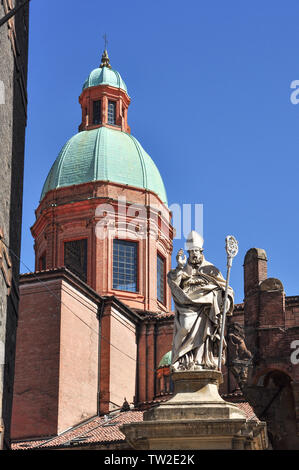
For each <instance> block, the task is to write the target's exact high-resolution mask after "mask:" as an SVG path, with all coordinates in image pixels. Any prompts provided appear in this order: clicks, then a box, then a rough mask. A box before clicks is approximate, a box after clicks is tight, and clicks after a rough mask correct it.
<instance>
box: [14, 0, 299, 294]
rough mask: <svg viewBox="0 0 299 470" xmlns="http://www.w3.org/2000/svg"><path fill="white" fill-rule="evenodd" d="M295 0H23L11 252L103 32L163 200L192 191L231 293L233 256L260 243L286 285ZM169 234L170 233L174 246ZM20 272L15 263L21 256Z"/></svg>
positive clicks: (293, 237) (293, 218)
mask: <svg viewBox="0 0 299 470" xmlns="http://www.w3.org/2000/svg"><path fill="white" fill-rule="evenodd" d="M298 17H299V4H298V2H296V1H292V0H290V1H288V2H281V1H277V0H276V1H275V0H271V1H269V0H264V1H263V2H261V1H256V0H252V1H251V2H240V1H237V0H227V1H226V2H223V0H217V1H211V2H206V1H201V0H200V1H199V0H192V1H190V0H187V1H185V2H182V1H180V2H179V1H177V0H172V1H168V0H164V1H163V2H161V1H159V2H158V1H156V0H152V1H151V2H140V1H131V0H128V1H127V2H123V1H119V0H114V1H113V2H100V1H96V0H84V2H83V1H82V0H60V1H58V0H52V1H51V2H50V1H46V0H32V1H31V11H30V44H29V76H28V79H29V82H28V96H29V105H28V126H27V141H26V156H25V180H24V206H23V234H22V237H23V238H22V255H21V257H22V260H23V261H24V263H25V264H26V265H27V266H28V267H29V268H30V269H31V270H32V269H33V268H34V252H33V239H32V237H31V234H30V230H29V227H30V226H31V225H32V224H33V223H34V220H35V215H34V210H35V208H36V207H37V205H38V201H39V197H40V192H41V189H42V186H43V183H44V180H45V178H46V176H47V173H48V171H49V169H50V167H51V165H52V163H53V161H54V160H55V158H56V157H57V155H58V153H59V151H60V149H61V147H62V146H63V145H64V143H65V142H66V141H67V140H68V139H69V138H70V137H71V136H72V135H74V134H75V133H76V132H77V130H78V125H79V124H80V117H81V115H80V105H79V103H78V96H79V95H80V92H81V88H82V84H83V82H84V80H85V79H86V77H87V75H88V74H89V72H90V71H91V70H92V69H94V68H96V67H98V66H99V64H100V58H101V54H102V50H103V39H102V36H103V34H104V33H105V32H106V33H107V35H108V41H109V43H108V52H109V56H110V60H111V64H112V67H113V68H114V69H116V70H118V71H119V72H120V73H121V75H122V77H123V79H124V80H125V82H126V84H127V87H128V92H129V94H130V97H131V100H132V101H131V105H130V108H129V113H128V120H129V124H130V126H131V131H132V134H133V135H134V136H135V137H136V138H137V139H138V140H139V141H140V142H141V144H142V145H143V147H144V148H145V150H146V151H147V152H148V153H149V154H150V155H151V157H152V158H153V160H154V161H155V163H156V164H157V166H158V168H159V170H160V172H161V175H162V177H163V179H164V183H165V186H166V190H167V194H168V200H169V203H170V204H172V203H180V204H183V203H185V204H187V203H191V204H195V203H197V204H203V205H204V238H205V245H204V248H205V255H206V258H207V259H208V260H209V261H211V262H213V263H214V264H215V265H216V266H218V267H219V268H220V269H221V270H222V272H223V274H225V272H226V267H225V266H226V262H225V250H224V240H225V237H226V235H228V234H233V235H235V237H236V238H237V239H238V241H239V246H240V250H239V254H238V256H237V258H235V261H234V264H233V269H232V273H231V285H232V287H233V288H234V290H235V293H236V301H237V302H242V300H243V267H242V265H243V260H244V256H245V254H246V252H247V250H248V249H249V248H251V247H258V248H264V249H265V250H266V252H267V255H268V259H269V263H268V275H269V277H278V278H279V279H281V281H282V283H283V284H284V287H285V290H286V294H287V295H296V294H299V285H298V275H297V270H298V268H297V266H298V263H299V242H298V230H299V218H298V200H299V195H298V183H297V182H298V174H299V171H298V170H299V164H298V161H299V159H298V154H299V105H297V106H296V105H293V104H292V103H291V101H290V95H291V92H292V90H291V89H290V84H291V82H292V81H293V80H297V79H298V80H299V48H298V45H299V28H298ZM181 246H183V242H182V241H179V240H178V241H175V244H174V251H175V252H176V251H177V250H178V249H179V248H180V247H181ZM21 270H22V272H25V271H27V268H25V266H24V265H23V266H21Z"/></svg>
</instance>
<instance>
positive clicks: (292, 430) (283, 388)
mask: <svg viewBox="0 0 299 470" xmlns="http://www.w3.org/2000/svg"><path fill="white" fill-rule="evenodd" d="M257 388H263V391H262V393H261V395H260V397H261V398H262V400H261V401H260V404H259V406H258V408H259V410H258V412H257V414H258V417H259V419H260V420H261V421H266V422H267V430H268V437H269V441H270V443H271V446H272V448H273V449H275V450H283V449H284V450H286V449H289V450H290V449H299V436H298V435H297V432H296V415H295V405H294V395H293V390H292V387H291V378H290V377H289V375H288V374H286V373H285V372H283V371H280V370H271V371H269V372H267V373H265V374H263V375H262V376H260V377H259V380H258V382H257Z"/></svg>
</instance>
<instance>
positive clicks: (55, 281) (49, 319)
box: [12, 270, 100, 439]
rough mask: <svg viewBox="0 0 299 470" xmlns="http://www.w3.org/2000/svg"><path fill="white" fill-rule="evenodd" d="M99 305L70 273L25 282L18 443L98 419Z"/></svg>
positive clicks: (16, 422)
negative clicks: (89, 418)
mask: <svg viewBox="0 0 299 470" xmlns="http://www.w3.org/2000/svg"><path fill="white" fill-rule="evenodd" d="M99 302H100V299H99V298H98V296H97V294H96V293H93V292H92V291H89V290H88V289H87V286H86V287H85V285H84V284H83V283H81V281H80V280H79V279H77V278H75V276H73V275H72V274H71V273H68V272H67V271H66V270H57V271H52V272H44V273H42V274H39V275H38V276H34V275H24V276H22V278H21V301H20V311H19V328H18V335H17V350H16V373H15V386H14V401H13V420H12V437H13V438H14V439H17V438H26V437H34V436H51V435H55V434H57V433H58V432H61V431H63V430H65V429H66V428H69V427H71V426H73V425H75V424H77V423H79V422H80V421H83V420H84V419H86V418H88V417H91V416H94V415H96V414H97V405H98V318H97V312H98V304H99Z"/></svg>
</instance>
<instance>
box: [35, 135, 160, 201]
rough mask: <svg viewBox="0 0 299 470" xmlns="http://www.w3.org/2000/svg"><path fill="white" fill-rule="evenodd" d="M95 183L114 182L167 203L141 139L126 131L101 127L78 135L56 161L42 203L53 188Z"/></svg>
mask: <svg viewBox="0 0 299 470" xmlns="http://www.w3.org/2000/svg"><path fill="white" fill-rule="evenodd" d="M91 181H111V182H114V183H121V184H125V185H126V184H127V185H130V186H135V187H137V188H145V189H148V190H150V191H153V192H154V193H155V194H157V195H158V196H159V198H160V199H161V201H162V202H163V203H164V204H167V196H166V191H165V187H164V184H163V180H162V178H161V175H160V173H159V170H158V168H157V167H156V165H155V163H154V162H153V160H152V159H151V157H150V156H149V155H148V154H147V153H146V152H145V150H144V149H143V148H142V146H141V145H140V143H139V142H138V140H137V139H135V137H133V136H132V135H130V134H127V133H125V132H121V131H118V130H114V129H110V128H107V127H99V128H97V129H92V130H89V131H82V132H79V133H78V134H76V135H74V136H73V137H72V138H71V139H70V140H69V141H68V142H67V143H66V144H65V146H64V147H63V148H62V150H61V152H60V153H59V155H58V157H57V159H56V160H55V162H54V164H53V166H52V168H51V170H50V173H49V174H48V177H47V179H46V182H45V184H44V187H43V190H42V194H41V200H42V199H43V197H44V196H45V194H46V193H47V192H48V191H50V190H51V189H56V188H61V187H65V186H72V185H74V184H81V183H87V182H91Z"/></svg>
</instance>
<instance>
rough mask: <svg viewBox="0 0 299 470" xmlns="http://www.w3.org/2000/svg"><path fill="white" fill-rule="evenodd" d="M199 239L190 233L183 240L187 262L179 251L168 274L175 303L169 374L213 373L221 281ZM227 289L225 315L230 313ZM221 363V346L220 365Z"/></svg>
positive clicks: (218, 337)
mask: <svg viewBox="0 0 299 470" xmlns="http://www.w3.org/2000/svg"><path fill="white" fill-rule="evenodd" d="M202 247H203V239H202V237H201V236H200V235H199V234H198V233H197V232H195V231H192V232H191V233H190V234H189V236H188V239H187V242H186V248H187V251H188V254H189V257H188V260H187V257H186V255H184V252H183V250H182V249H181V250H180V251H179V252H178V254H177V258H176V259H177V267H176V269H173V270H171V271H170V272H169V273H168V276H167V277H168V284H169V286H170V289H171V293H172V296H173V300H174V303H175V322H174V336H173V349H172V370H174V371H175V370H197V369H217V364H218V355H219V345H220V329H221V321H222V320H221V317H222V311H223V301H224V291H225V279H224V278H223V276H222V274H221V272H220V271H219V270H218V269H217V268H216V267H215V266H213V265H212V264H211V263H209V262H208V261H206V260H205V258H204V255H203V248H202ZM233 299H234V293H233V290H232V289H231V288H230V287H229V289H228V300H227V314H231V313H232V310H233ZM224 360H225V343H224V348H223V354H222V363H223V362H224Z"/></svg>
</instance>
